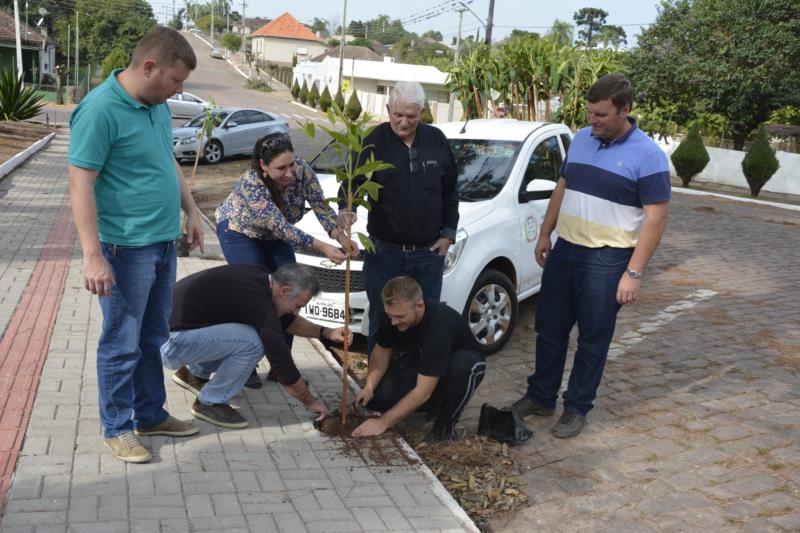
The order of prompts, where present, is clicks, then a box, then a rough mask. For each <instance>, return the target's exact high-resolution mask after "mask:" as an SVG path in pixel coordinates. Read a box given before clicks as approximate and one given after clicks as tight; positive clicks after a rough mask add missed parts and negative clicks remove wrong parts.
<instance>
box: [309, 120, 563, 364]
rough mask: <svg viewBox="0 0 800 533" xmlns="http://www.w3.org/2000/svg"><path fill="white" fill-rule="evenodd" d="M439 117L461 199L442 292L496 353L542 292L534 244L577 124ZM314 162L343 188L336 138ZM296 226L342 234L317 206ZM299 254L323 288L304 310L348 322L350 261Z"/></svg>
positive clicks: (363, 322)
mask: <svg viewBox="0 0 800 533" xmlns="http://www.w3.org/2000/svg"><path fill="white" fill-rule="evenodd" d="M435 126H436V127H438V128H439V129H441V130H442V131H443V132H444V134H445V135H446V136H447V138H448V140H449V141H450V146H451V148H452V150H453V154H454V155H455V159H456V165H457V167H458V191H459V199H460V202H459V214H460V217H459V223H458V231H457V235H456V242H455V243H454V244H453V245H452V246H450V250H449V251H448V253H447V257H446V259H445V272H444V280H443V284H442V296H441V298H442V301H444V302H446V303H447V304H448V305H449V306H450V307H452V308H454V309H455V310H457V311H459V312H460V313H462V314H463V316H464V317H465V318H466V319H467V320H468V321H469V326H470V328H471V330H472V333H473V335H475V339H476V340H477V341H478V343H479V345H480V346H481V349H482V350H483V351H484V352H485V353H486V354H490V353H494V352H496V351H497V350H499V349H500V348H502V347H503V346H504V345H505V343H506V342H507V341H508V339H509V337H510V336H511V334H512V333H513V331H514V327H515V325H516V321H517V307H518V302H519V300H522V299H524V298H527V297H529V296H532V295H534V294H536V293H537V292H539V288H540V284H541V275H542V269H541V268H540V267H539V265H537V264H536V261H535V259H534V253H533V252H534V246H535V245H536V240H537V238H538V237H539V228H540V225H541V222H542V220H543V219H544V215H545V210H546V209H547V203H548V201H549V198H550V196H551V195H552V191H553V189H554V188H555V185H556V181H557V180H558V177H559V170H560V168H561V164H562V162H563V160H564V154H565V153H566V150H567V149H568V148H569V143H570V142H571V139H572V133H571V131H570V130H569V128H567V127H566V126H564V125H563V124H549V123H541V122H521V121H518V120H507V119H502V120H501V119H491V120H470V121H469V122H468V123H466V125H465V124H464V123H463V122H459V123H447V124H436V125H435ZM311 165H312V167H314V168H315V170H316V171H317V175H318V176H319V178H320V182H321V184H322V187H323V189H324V191H325V195H326V196H327V197H332V196H336V193H337V189H338V184H337V182H336V178H335V176H333V175H332V172H333V171H334V170H335V169H336V168H337V167H338V166H339V165H340V159H339V158H338V157H337V156H336V154H335V151H334V150H333V147H332V145H329V146H328V147H327V148H326V149H324V150H323V151H322V152H321V153H320V154H319V155H318V156H317V157H316V158H314V160H313V161H312V162H311ZM366 221H367V212H366V210H364V209H362V208H359V210H358V222H357V223H356V224H355V226H354V230H355V231H361V232H364V233H366ZM298 227H299V228H300V229H302V230H303V231H305V232H307V233H309V234H311V235H313V236H314V237H315V238H317V239H321V240H324V241H326V242H330V243H332V244H335V243H333V241H331V240H330V239H329V238H328V237H327V235H325V233H324V231H323V229H322V228H321V227H320V225H319V222H317V220H316V217H315V216H314V214H313V213H311V212H309V213H307V214H306V216H305V217H304V218H303V219H302V220H301V221H300V222H299V223H298ZM553 239H554V240H555V237H553ZM364 253H365V252H363V251H362V252H361V254H362V256H361V257H362V258H363V254H364ZM297 261H298V262H300V263H304V264H307V265H309V266H311V267H312V268H313V270H314V273H315V274H316V276H317V278H318V279H319V281H320V285H321V288H322V292H320V293H319V295H318V296H317V297H315V298H313V299H312V300H311V301H310V302H309V303H308V305H306V306H305V307H304V308H303V309H302V310H301V315H303V316H304V317H306V318H308V319H310V320H312V321H314V322H316V323H318V324H323V325H326V326H329V327H337V326H341V324H342V323H343V322H344V277H345V267H344V264H342V265H339V266H336V265H333V264H332V263H331V262H330V261H328V260H326V258H325V257H324V256H322V255H318V254H316V253H314V252H307V251H298V252H297ZM361 266H362V260H361V259H358V260H353V261H351V277H350V291H351V294H350V309H351V316H350V326H351V328H352V329H353V331H354V332H355V333H360V334H363V335H366V334H367V332H368V323H367V321H368V312H367V307H368V302H367V296H366V292H365V291H364V276H363V274H362V272H361Z"/></svg>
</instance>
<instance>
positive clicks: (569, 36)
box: [547, 19, 575, 46]
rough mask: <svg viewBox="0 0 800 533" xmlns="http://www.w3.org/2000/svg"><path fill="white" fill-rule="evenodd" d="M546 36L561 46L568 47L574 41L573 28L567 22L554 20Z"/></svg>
mask: <svg viewBox="0 0 800 533" xmlns="http://www.w3.org/2000/svg"><path fill="white" fill-rule="evenodd" d="M547 36H548V37H549V38H550V39H552V40H554V41H555V42H557V43H558V44H560V45H561V46H569V45H571V44H572V41H573V40H574V39H575V27H574V26H573V25H572V24H570V23H569V22H566V21H563V20H558V19H556V20H554V21H553V26H552V27H551V28H550V31H549V32H547Z"/></svg>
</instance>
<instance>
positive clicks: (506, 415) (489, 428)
mask: <svg viewBox="0 0 800 533" xmlns="http://www.w3.org/2000/svg"><path fill="white" fill-rule="evenodd" d="M478 434H479V435H485V436H487V437H489V438H490V439H494V440H496V441H499V442H505V443H508V444H519V443H521V442H525V441H526V440H528V439H529V438H531V437H532V436H533V432H532V431H531V430H529V429H528V428H527V427H525V422H523V421H522V418H521V417H520V416H519V415H518V414H517V413H515V412H514V411H512V410H511V409H509V408H508V407H504V408H502V409H498V408H497V407H492V406H491V405H489V404H488V403H485V404H483V405H482V406H481V417H480V420H479V421H478Z"/></svg>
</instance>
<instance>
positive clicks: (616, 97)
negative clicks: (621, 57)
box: [586, 73, 633, 111]
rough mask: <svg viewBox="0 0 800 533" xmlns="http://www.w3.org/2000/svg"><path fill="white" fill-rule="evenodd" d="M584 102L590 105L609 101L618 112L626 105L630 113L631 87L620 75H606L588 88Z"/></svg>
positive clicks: (631, 101) (631, 106)
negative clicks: (586, 101)
mask: <svg viewBox="0 0 800 533" xmlns="http://www.w3.org/2000/svg"><path fill="white" fill-rule="evenodd" d="M586 100H588V101H589V102H590V103H592V104H594V103H597V102H599V101H601V100H611V103H613V104H614V107H616V108H617V110H618V111H621V110H622V108H623V107H625V104H628V110H629V111H630V110H632V109H633V86H632V85H631V82H629V81H628V80H627V78H625V76H623V75H622V74H616V73H615V74H606V75H605V76H603V77H602V78H600V79H599V80H597V81H596V82H595V83H594V85H592V86H591V87H590V88H589V92H588V93H587V94H586Z"/></svg>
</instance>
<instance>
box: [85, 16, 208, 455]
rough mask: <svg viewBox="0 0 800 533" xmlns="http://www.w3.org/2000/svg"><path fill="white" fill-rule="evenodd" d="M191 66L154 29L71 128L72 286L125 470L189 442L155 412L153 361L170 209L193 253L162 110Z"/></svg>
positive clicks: (195, 240) (189, 218)
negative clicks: (88, 295) (77, 287)
mask: <svg viewBox="0 0 800 533" xmlns="http://www.w3.org/2000/svg"><path fill="white" fill-rule="evenodd" d="M196 65H197V58H196V57H195V54H194V51H193V50H192V48H191V46H190V45H189V43H188V42H186V39H184V38H183V37H182V36H181V35H180V33H178V32H176V31H174V30H171V29H168V28H162V27H158V28H155V29H153V30H152V31H151V32H150V33H148V34H147V35H145V36H144V37H143V38H142V39H141V40H140V41H139V43H138V44H137V46H136V49H135V50H134V51H133V55H132V57H131V62H130V64H129V65H128V67H127V68H126V69H124V70H123V69H119V70H116V71H114V72H113V73H112V74H111V76H109V77H108V79H107V80H106V81H105V82H104V83H103V84H102V85H101V86H100V87H98V88H96V89H95V90H93V91H92V92H90V93H89V94H88V95H87V96H86V98H84V100H83V101H82V102H81V104H80V105H79V106H78V108H77V109H76V110H75V112H74V113H73V114H72V118H71V120H70V131H71V133H70V135H71V137H70V147H69V190H70V199H71V203H72V214H73V217H74V219H75V225H76V226H77V228H78V233H79V235H80V239H81V246H82V248H83V283H84V286H85V287H86V289H87V290H89V291H91V292H92V294H97V295H98V296H99V301H100V308H101V310H102V312H103V327H102V332H101V334H100V340H99V342H98V347H97V381H98V389H99V404H100V420H101V422H102V424H103V432H104V437H105V444H106V446H108V447H109V448H111V450H112V451H113V453H114V456H115V457H117V458H119V459H121V460H123V461H126V462H132V463H144V462H147V461H149V460H150V459H151V456H150V452H148V451H147V449H145V448H144V446H142V444H141V442H140V441H139V439H138V435H169V436H175V437H178V436H188V435H194V434H195V433H197V431H198V430H197V427H196V426H194V425H193V424H190V423H187V422H182V421H179V420H176V419H175V418H173V417H171V416H170V415H169V413H167V411H166V410H164V400H165V399H166V391H165V389H164V375H163V370H162V365H161V357H160V351H159V349H160V346H161V345H162V344H163V343H164V342H165V341H166V340H167V338H168V336H169V325H168V318H169V313H170V310H171V307H172V288H173V286H174V284H175V267H176V265H175V263H176V260H175V245H174V240H175V239H176V238H177V237H178V236H179V234H180V210H181V208H183V210H184V211H185V212H186V230H187V234H188V240H189V243H190V245H191V247H192V248H194V247H198V246H199V247H200V249H201V250H202V249H203V230H202V226H201V222H200V215H199V212H198V210H197V206H196V205H195V203H194V200H193V199H192V196H191V194H190V192H189V190H188V188H187V187H186V184H185V181H184V179H183V175H182V173H181V169H180V167H179V166H178V164H177V162H176V161H175V159H174V158H173V156H172V120H171V116H170V112H169V109H168V108H167V105H166V104H165V103H164V102H165V101H166V100H167V98H169V97H170V96H172V95H173V94H175V93H179V92H183V82H184V80H186V78H188V77H189V74H190V72H191V71H192V70H194V68H195V66H196Z"/></svg>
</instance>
